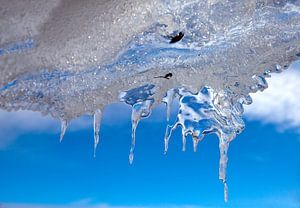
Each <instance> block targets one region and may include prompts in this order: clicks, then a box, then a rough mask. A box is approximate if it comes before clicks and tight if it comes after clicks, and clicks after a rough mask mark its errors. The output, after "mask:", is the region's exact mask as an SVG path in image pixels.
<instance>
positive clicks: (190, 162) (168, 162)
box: [0, 70, 300, 208]
mask: <svg viewBox="0 0 300 208" xmlns="http://www.w3.org/2000/svg"><path fill="white" fill-rule="evenodd" d="M298 78H300V73H299V72H298V71H296V70H291V71H287V72H284V73H283V74H282V75H274V76H273V78H272V79H270V80H269V81H270V87H269V89H268V90H267V91H265V92H264V93H258V94H255V95H253V97H254V104H253V105H252V106H249V107H248V108H247V109H246V114H245V121H246V129H245V131H244V132H243V133H242V134H241V135H239V136H238V137H237V138H236V139H235V140H234V141H233V142H232V143H231V146H230V149H229V164H228V185H229V203H228V204H227V205H226V204H225V203H224V202H223V186H222V183H221V182H220V181H219V180H218V159H219V150H218V139H217V138H216V136H213V135H211V136H208V137H206V138H205V139H204V140H203V142H202V143H200V144H199V149H198V152H197V153H194V152H193V151H192V143H191V141H190V140H189V141H188V144H187V146H188V148H187V152H182V151H181V135H180V129H178V130H177V131H176V132H175V133H174V134H173V136H172V138H171V142H170V146H169V152H168V154H167V155H164V154H163V136H164V132H165V127H166V121H165V107H164V106H160V107H159V108H157V109H155V110H154V111H153V113H152V115H151V117H150V118H148V119H146V120H142V122H141V123H140V125H139V127H138V130H137V145H136V153H135V160H134V164H133V165H132V166H130V165H129V163H128V153H129V148H130V142H131V123H130V108H129V107H128V106H125V105H120V104H114V105H111V106H108V107H107V108H106V110H105V112H104V117H103V121H102V126H101V142H100V145H99V148H98V151H97V157H96V158H93V129H92V118H91V117H88V116H85V117H82V118H80V119H77V120H76V121H73V122H72V123H71V126H70V129H69V130H68V131H67V133H66V135H65V138H64V141H63V142H62V143H61V144H60V143H59V123H58V121H56V120H53V119H51V118H49V117H42V116H40V115H39V114H38V113H32V112H17V113H7V112H4V111H1V112H0V121H1V122H0V123H1V126H0V165H1V171H0V204H2V206H3V207H7V208H14V207H21V208H22V207H23V208H35V207H47V208H60V207H61V208H64V207H82V208H138V207H139V208H146V207H149V208H150V207H151V208H152V207H174V208H177V207H179V208H207V207H246V208H247V207H249V208H250V207H257V208H260V207H262V208H265V207H271V208H277V207H278V208H279V207H285V208H296V207H300V157H299V153H300V135H299V132H300V131H299V129H300V113H298V109H300V107H299V108H297V106H299V104H298V102H297V98H295V96H296V95H297V93H298V92H299V89H300V87H299V86H298V85H299V84H298V82H297V80H298ZM294 79H295V80H294ZM278 83H279V84H278ZM280 83H281V84H280ZM287 89H288V90H287ZM298 95H299V94H298ZM174 116H175V114H174V115H173V118H174ZM0 207H1V206H0ZM1 208H2V207H1Z"/></svg>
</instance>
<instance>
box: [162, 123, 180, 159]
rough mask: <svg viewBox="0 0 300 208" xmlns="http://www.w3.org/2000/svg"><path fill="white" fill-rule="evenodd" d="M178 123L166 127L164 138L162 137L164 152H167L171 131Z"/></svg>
mask: <svg viewBox="0 0 300 208" xmlns="http://www.w3.org/2000/svg"><path fill="white" fill-rule="evenodd" d="M178 125H179V123H178V122H177V123H175V124H174V126H170V125H168V126H167V128H166V133H165V138H164V142H165V151H164V154H167V152H168V148H169V141H170V137H171V135H172V132H173V131H174V130H175V129H176V128H177V126H178Z"/></svg>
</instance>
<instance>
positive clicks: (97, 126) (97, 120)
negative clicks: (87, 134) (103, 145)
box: [94, 109, 102, 157]
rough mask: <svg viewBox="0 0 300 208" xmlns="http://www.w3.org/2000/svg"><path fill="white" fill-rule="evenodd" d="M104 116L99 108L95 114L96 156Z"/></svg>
mask: <svg viewBox="0 0 300 208" xmlns="http://www.w3.org/2000/svg"><path fill="white" fill-rule="evenodd" d="M101 118H102V112H101V110H100V109H97V110H96V111H95V114H94V157H96V149H97V145H98V144H99V138H100V137H99V132H100V122H101Z"/></svg>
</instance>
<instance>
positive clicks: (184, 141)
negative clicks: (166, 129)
mask: <svg viewBox="0 0 300 208" xmlns="http://www.w3.org/2000/svg"><path fill="white" fill-rule="evenodd" d="M181 133H182V151H183V152H185V150H186V133H185V131H184V128H182V131H181Z"/></svg>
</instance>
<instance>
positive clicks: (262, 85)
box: [252, 75, 268, 91]
mask: <svg viewBox="0 0 300 208" xmlns="http://www.w3.org/2000/svg"><path fill="white" fill-rule="evenodd" d="M252 78H253V79H254V80H255V82H256V86H255V87H254V88H253V89H256V90H260V91H264V90H265V89H267V88H268V83H267V81H266V79H265V78H264V77H263V76H257V75H254V76H253V77H252Z"/></svg>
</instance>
